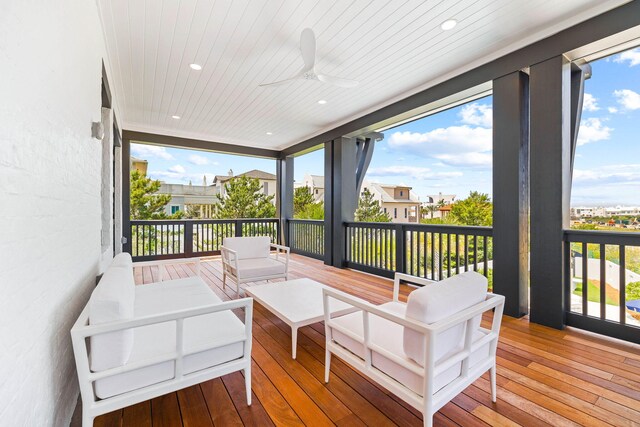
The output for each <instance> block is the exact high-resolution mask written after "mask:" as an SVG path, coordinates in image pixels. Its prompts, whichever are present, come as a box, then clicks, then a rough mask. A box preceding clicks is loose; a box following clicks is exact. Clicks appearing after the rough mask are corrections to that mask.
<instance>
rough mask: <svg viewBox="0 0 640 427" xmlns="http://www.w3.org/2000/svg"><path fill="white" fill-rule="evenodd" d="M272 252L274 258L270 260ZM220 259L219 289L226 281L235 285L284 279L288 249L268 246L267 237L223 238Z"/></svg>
mask: <svg viewBox="0 0 640 427" xmlns="http://www.w3.org/2000/svg"><path fill="white" fill-rule="evenodd" d="M271 249H275V251H276V252H275V256H271ZM220 253H221V255H222V287H223V288H224V287H225V286H226V282H227V277H230V278H231V279H233V281H234V282H235V284H236V294H238V295H240V284H242V283H248V282H258V281H260V280H271V279H278V278H284V279H285V280H286V279H287V277H288V274H289V248H288V247H286V246H282V245H276V244H273V243H271V238H270V237H269V236H257V237H225V238H224V240H223V241H222V246H221V247H220Z"/></svg>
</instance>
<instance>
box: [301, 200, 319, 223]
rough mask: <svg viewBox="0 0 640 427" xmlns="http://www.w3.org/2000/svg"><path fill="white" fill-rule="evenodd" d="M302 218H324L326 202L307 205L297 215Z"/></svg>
mask: <svg viewBox="0 0 640 427" xmlns="http://www.w3.org/2000/svg"><path fill="white" fill-rule="evenodd" d="M295 217H296V218H300V219H324V203H322V202H316V203H311V204H308V205H307V206H305V208H304V209H303V210H302V211H300V212H299V213H298V215H295Z"/></svg>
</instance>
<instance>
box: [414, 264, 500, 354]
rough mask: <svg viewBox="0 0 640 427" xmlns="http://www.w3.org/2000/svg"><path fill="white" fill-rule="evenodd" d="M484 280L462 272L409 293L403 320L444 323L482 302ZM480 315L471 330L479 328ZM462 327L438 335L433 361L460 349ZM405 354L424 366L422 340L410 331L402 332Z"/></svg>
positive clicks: (476, 274) (484, 286)
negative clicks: (443, 321)
mask: <svg viewBox="0 0 640 427" xmlns="http://www.w3.org/2000/svg"><path fill="white" fill-rule="evenodd" d="M487 284H488V283H487V278H486V277H484V276H483V275H481V274H478V273H476V272H474V271H469V272H466V273H461V274H458V275H455V276H453V277H450V278H448V279H446V280H443V281H441V282H438V283H434V284H432V285H427V286H425V287H423V288H420V289H417V290H415V291H413V292H411V294H409V299H408V301H407V312H406V317H407V318H410V319H413V320H417V321H419V322H422V323H426V324H430V323H435V322H438V321H440V320H444V319H446V318H448V317H451V316H453V315H454V314H456V313H459V312H461V311H463V310H466V309H467V308H469V307H471V306H473V305H475V304H478V303H480V302H482V301H484V300H485V299H486V297H487ZM480 320H481V316H477V317H476V318H474V325H473V330H474V331H475V330H476V329H477V328H478V327H479V326H480ZM464 329H465V324H464V323H462V324H460V325H457V326H454V327H452V328H450V329H447V330H446V331H443V332H441V333H440V334H439V335H438V336H437V338H436V348H435V360H436V361H437V360H439V359H441V358H442V357H443V356H445V355H446V354H447V353H450V352H452V351H454V350H456V349H460V348H462V346H463V344H464V341H463V339H464ZM403 347H404V352H405V354H406V355H407V356H408V357H410V358H411V359H413V360H414V361H415V362H416V363H418V364H420V365H422V364H423V363H424V348H425V337H424V335H422V334H421V333H419V332H416V331H413V330H411V329H409V328H405V329H404V341H403Z"/></svg>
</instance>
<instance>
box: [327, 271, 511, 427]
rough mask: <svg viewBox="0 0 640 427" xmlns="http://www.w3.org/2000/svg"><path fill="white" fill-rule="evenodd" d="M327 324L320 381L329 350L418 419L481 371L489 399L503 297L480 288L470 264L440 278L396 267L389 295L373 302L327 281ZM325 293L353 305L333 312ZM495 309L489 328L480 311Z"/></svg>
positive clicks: (428, 417) (429, 420)
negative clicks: (405, 292)
mask: <svg viewBox="0 0 640 427" xmlns="http://www.w3.org/2000/svg"><path fill="white" fill-rule="evenodd" d="M401 280H402V281H405V282H408V283H410V284H419V285H423V287H422V288H421V289H418V290H415V291H413V292H412V293H411V294H410V296H409V299H408V302H407V303H403V302H400V301H399V300H398V294H399V286H400V281H401ZM323 299H324V307H325V328H326V362H325V381H326V382H329V372H330V366H331V354H335V355H336V356H338V357H340V358H341V359H343V360H344V361H346V362H347V363H348V364H350V365H351V366H353V367H354V368H355V369H357V370H358V371H360V372H361V373H362V374H364V375H366V376H367V377H369V378H371V379H372V380H373V381H375V382H377V383H378V384H380V385H381V386H383V387H385V388H386V389H387V390H389V391H391V392H392V393H394V394H396V395H397V396H398V397H400V398H401V399H402V400H404V401H406V402H407V403H409V404H410V405H411V406H413V407H414V408H416V409H418V410H419V411H421V412H422V414H423V417H424V425H425V426H432V424H433V415H434V414H435V413H436V412H437V411H438V410H439V409H440V408H442V407H443V406H444V405H445V404H446V403H447V402H449V401H450V400H451V399H453V398H454V397H455V396H456V395H458V394H459V393H460V392H461V391H462V390H464V389H465V388H466V387H468V386H469V385H470V384H471V383H473V382H474V381H475V380H476V379H478V378H479V377H480V376H482V375H483V374H484V373H485V372H486V371H488V370H489V371H491V399H492V401H493V402H495V401H496V347H497V343H498V334H499V331H500V323H501V319H502V311H503V307H504V297H503V296H501V295H494V294H490V293H487V279H486V278H485V277H484V276H482V275H480V274H478V273H475V272H467V273H462V274H459V275H457V276H453V277H451V278H449V279H446V280H443V281H442V282H432V281H430V280H426V279H421V278H417V277H412V276H408V275H405V274H399V273H396V275H395V281H394V288H393V301H392V302H388V303H385V304H382V305H379V306H377V305H373V304H370V303H369V302H367V301H364V300H362V299H360V298H356V297H353V296H351V295H348V294H346V293H344V292H340V291H338V290H333V289H324V291H323ZM332 299H335V300H339V301H344V302H346V303H349V304H351V305H353V306H355V307H356V308H358V309H360V310H359V311H356V312H354V313H351V314H347V315H344V316H335V317H332V316H331V315H330V314H329V313H330V309H329V308H330V304H331V303H332ZM492 309H495V313H494V316H493V323H492V326H491V330H487V329H484V328H482V327H480V321H481V317H482V314H483V313H484V312H486V311H490V310H492Z"/></svg>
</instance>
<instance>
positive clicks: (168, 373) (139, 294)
mask: <svg viewBox="0 0 640 427" xmlns="http://www.w3.org/2000/svg"><path fill="white" fill-rule="evenodd" d="M135 290H136V304H135V316H136V317H141V316H149V315H154V314H162V313H167V312H171V311H175V310H183V309H189V308H196V307H200V306H203V305H209V304H215V303H220V302H221V299H220V298H219V297H218V296H217V295H215V293H213V291H212V290H211V289H209V287H208V286H207V285H206V284H205V283H204V282H203V281H202V280H201V279H200V278H198V277H190V278H186V279H178V280H170V281H166V282H161V283H153V284H149V285H139V286H136V289H135ZM134 333H135V341H134V346H133V350H132V352H131V356H130V358H129V361H128V363H137V362H143V361H145V360H149V359H150V358H154V357H158V356H164V355H168V354H171V353H173V352H174V351H175V350H176V324H175V322H166V323H161V324H156V325H150V326H145V327H141V328H136V329H135V330H134ZM244 333H245V328H244V324H243V323H242V321H241V320H240V319H239V318H238V317H237V316H236V315H235V314H233V313H232V312H231V311H222V312H218V313H212V314H207V315H205V316H198V317H192V318H188V319H186V320H185V321H184V348H185V353H187V354H188V355H187V356H185V357H184V359H183V361H184V363H183V372H184V373H185V374H189V373H193V372H196V371H199V370H202V369H206V368H209V367H212V366H216V365H219V364H222V363H225V362H229V361H231V360H235V359H239V358H241V357H242V356H243V354H244V343H242V342H238V343H233V344H228V345H225V346H222V347H219V348H214V349H208V350H205V348H206V347H207V346H211V345H215V344H216V343H218V342H222V341H225V340H229V339H234V338H238V339H240V338H242V337H243V336H244ZM189 353H190V354H189ZM125 366H126V365H125ZM173 375H174V363H173V361H169V362H162V363H157V364H154V365H151V366H148V367H145V368H141V369H136V370H134V371H130V372H125V373H122V374H118V375H116V376H113V377H109V378H104V379H101V380H98V381H96V382H95V392H96V396H98V397H99V398H101V399H105V398H107V397H111V396H114V395H118V394H122V393H126V392H128V391H132V390H136V389H139V388H142V387H146V386H149V385H152V384H155V383H159V382H162V381H166V380H169V379H172V378H173Z"/></svg>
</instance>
